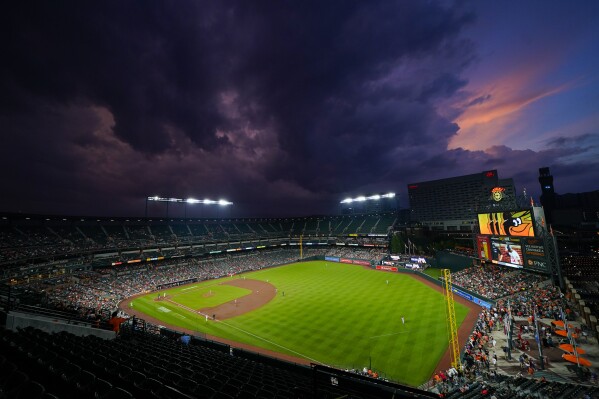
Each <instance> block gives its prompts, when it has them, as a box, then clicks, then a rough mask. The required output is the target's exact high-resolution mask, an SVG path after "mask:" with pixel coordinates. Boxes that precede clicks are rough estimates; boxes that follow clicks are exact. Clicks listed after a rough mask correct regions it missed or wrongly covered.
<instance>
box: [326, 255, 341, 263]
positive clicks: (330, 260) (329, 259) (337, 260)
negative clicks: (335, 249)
mask: <svg viewBox="0 0 599 399" xmlns="http://www.w3.org/2000/svg"><path fill="white" fill-rule="evenodd" d="M324 260H327V261H329V262H339V258H338V257H336V256H325V257H324Z"/></svg>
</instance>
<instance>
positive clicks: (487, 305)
mask: <svg viewBox="0 0 599 399" xmlns="http://www.w3.org/2000/svg"><path fill="white" fill-rule="evenodd" d="M451 290H452V291H453V292H454V293H456V294H458V295H459V296H461V297H462V298H466V299H467V300H469V301H470V302H474V303H475V304H477V305H479V306H483V307H485V308H487V309H491V304H490V303H489V302H486V301H483V300H482V299H479V298H477V297H475V296H472V295H470V294H468V293H466V292H464V291H462V290H460V289H458V288H456V287H452V288H451Z"/></svg>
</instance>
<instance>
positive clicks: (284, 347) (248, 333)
mask: <svg viewBox="0 0 599 399" xmlns="http://www.w3.org/2000/svg"><path fill="white" fill-rule="evenodd" d="M218 322H219V323H222V324H224V325H226V326H228V327H231V328H234V329H236V330H239V331H241V332H242V333H245V334H247V335H251V336H252V337H255V338H258V339H260V340H262V341H265V342H268V343H269V344H272V345H275V346H278V347H279V348H282V349H285V350H287V351H289V352H292V353H295V354H296V355H299V356H300V357H303V358H305V359H308V360H311V361H313V362H314V363H318V364H321V365H323V366H326V364H324V363H322V362H319V361H318V360H316V359H312V358H311V357H309V356H306V355H304V354H302V353H299V352H297V351H294V350H293V349H289V348H287V347H286V346H283V345H279V344H277V343H276V342H273V341H271V340H269V339H266V338H263V337H261V336H259V335H256V334H254V333H251V332H249V331H246V330H244V329H243V328H239V327H236V326H234V325H232V324H229V323H227V322H224V321H221V320H218Z"/></svg>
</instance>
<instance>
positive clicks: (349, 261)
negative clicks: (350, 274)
mask: <svg viewBox="0 0 599 399" xmlns="http://www.w3.org/2000/svg"><path fill="white" fill-rule="evenodd" d="M339 262H341V263H353V262H352V260H351V259H345V258H341V259H339Z"/></svg>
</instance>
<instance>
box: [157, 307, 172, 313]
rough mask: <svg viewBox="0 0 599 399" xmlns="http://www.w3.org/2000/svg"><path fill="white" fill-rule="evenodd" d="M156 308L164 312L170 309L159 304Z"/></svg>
mask: <svg viewBox="0 0 599 399" xmlns="http://www.w3.org/2000/svg"><path fill="white" fill-rule="evenodd" d="M157 309H158V310H159V311H160V312H164V313H168V312H170V311H171V310H170V309H167V308H165V307H164V306H159V307H158V308H157Z"/></svg>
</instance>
